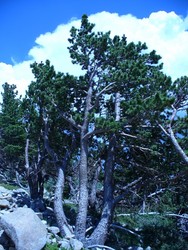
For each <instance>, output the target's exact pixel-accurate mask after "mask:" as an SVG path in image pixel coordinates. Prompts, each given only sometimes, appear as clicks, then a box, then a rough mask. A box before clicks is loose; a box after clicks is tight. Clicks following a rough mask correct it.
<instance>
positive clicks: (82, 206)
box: [75, 86, 92, 242]
mask: <svg viewBox="0 0 188 250" xmlns="http://www.w3.org/2000/svg"><path fill="white" fill-rule="evenodd" d="M91 98H92V86H90V87H89V89H88V92H87V97H86V106H85V114H84V121H83V125H82V126H81V137H80V148H81V155H80V165H79V204H78V214H77V220H76V228H75V234H76V237H77V239H78V240H80V241H82V242H84V241H85V232H86V220H87V210H88V175H87V170H88V137H87V136H85V135H86V134H87V133H88V124H89V110H90V108H91Z"/></svg>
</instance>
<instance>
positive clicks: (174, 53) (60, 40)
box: [0, 11, 188, 94]
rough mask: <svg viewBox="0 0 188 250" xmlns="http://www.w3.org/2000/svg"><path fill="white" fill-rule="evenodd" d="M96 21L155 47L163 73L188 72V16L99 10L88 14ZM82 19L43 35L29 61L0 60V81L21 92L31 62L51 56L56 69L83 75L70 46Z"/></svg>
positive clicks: (28, 78)
mask: <svg viewBox="0 0 188 250" xmlns="http://www.w3.org/2000/svg"><path fill="white" fill-rule="evenodd" d="M89 20H90V21H91V22H92V23H95V24H96V26H95V30H96V31H103V32H106V31H109V30H110V31H111V35H112V36H114V35H120V36H122V35H123V34H125V36H126V37H127V40H128V42H131V41H133V42H138V41H141V42H146V44H147V46H148V48H149V50H153V49H155V50H156V51H157V53H158V54H160V55H161V56H162V62H163V63H164V72H165V73H166V74H167V75H170V76H172V78H173V79H176V78H177V77H180V76H182V75H188V56H187V55H188V46H187V44H188V31H187V30H188V17H186V18H183V17H181V16H178V15H177V14H176V13H174V12H170V13H166V12H165V11H159V12H155V13H151V15H150V16H149V17H148V18H143V19H138V18H136V17H134V16H132V15H131V14H128V15H122V16H119V15H118V14H117V13H109V12H100V13H96V14H93V15H91V16H89ZM79 25H80V20H75V19H74V20H73V19H72V20H71V21H70V22H69V23H67V24H61V25H59V26H58V27H57V28H56V29H55V30H54V31H53V32H48V33H45V34H41V35H40V36H39V37H38V38H36V40H35V43H36V45H35V46H34V47H33V48H31V49H30V51H29V52H28V55H29V57H30V58H31V59H30V60H29V61H24V62H21V63H19V64H15V65H7V64H5V63H3V62H1V63H0V81H1V84H3V83H4V82H8V83H10V84H12V83H14V84H16V85H17V87H18V90H19V92H20V93H21V94H23V93H24V91H25V90H26V88H27V85H28V84H29V83H30V82H31V80H32V79H33V76H32V74H31V70H30V67H29V65H30V64H31V63H32V62H33V61H37V62H41V61H45V60H46V59H49V60H50V61H51V63H52V64H53V65H54V66H55V69H56V70H57V71H61V72H64V73H66V72H69V73H71V74H74V75H79V74H80V68H79V66H76V65H72V63H71V59H70V57H69V53H68V49H67V47H68V46H69V43H68V41H67V39H68V37H69V34H70V33H69V31H70V29H71V27H72V26H75V27H79Z"/></svg>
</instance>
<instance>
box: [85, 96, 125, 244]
mask: <svg viewBox="0 0 188 250" xmlns="http://www.w3.org/2000/svg"><path fill="white" fill-rule="evenodd" d="M120 99H121V97H120V93H116V96H115V120H116V121H117V122H118V121H119V120H120ZM115 149H116V135H115V134H112V135H111V137H110V141H109V146H108V153H107V159H106V163H105V176H104V194H103V210H102V215H101V219H100V221H99V223H98V225H97V227H96V228H95V230H94V232H93V233H92V234H91V236H90V237H89V239H88V240H87V245H88V246H89V245H95V244H99V245H104V243H105V241H106V239H107V235H108V231H109V225H110V223H111V220H112V216H113V211H114V197H113V193H114V178H113V174H114V165H115V156H116V152H115Z"/></svg>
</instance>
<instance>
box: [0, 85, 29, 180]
mask: <svg viewBox="0 0 188 250" xmlns="http://www.w3.org/2000/svg"><path fill="white" fill-rule="evenodd" d="M1 94H2V103H1V112H0V129H1V134H0V147H1V151H2V154H3V155H2V157H3V159H4V163H5V166H4V167H5V168H4V171H5V172H8V170H9V172H10V173H13V176H12V177H14V178H15V176H16V171H19V170H20V168H21V166H22V165H23V162H24V158H23V152H24V144H25V142H24V141H25V138H26V133H25V130H24V125H23V123H22V109H21V98H20V97H18V91H17V90H16V85H14V84H12V85H9V84H8V83H5V84H3V92H2V93H1ZM21 169H22V171H23V168H21Z"/></svg>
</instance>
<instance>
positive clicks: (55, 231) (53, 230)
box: [48, 226, 60, 234]
mask: <svg viewBox="0 0 188 250" xmlns="http://www.w3.org/2000/svg"><path fill="white" fill-rule="evenodd" d="M48 231H49V232H50V233H52V234H58V233H59V232H60V230H59V228H58V227H55V226H51V227H48Z"/></svg>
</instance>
